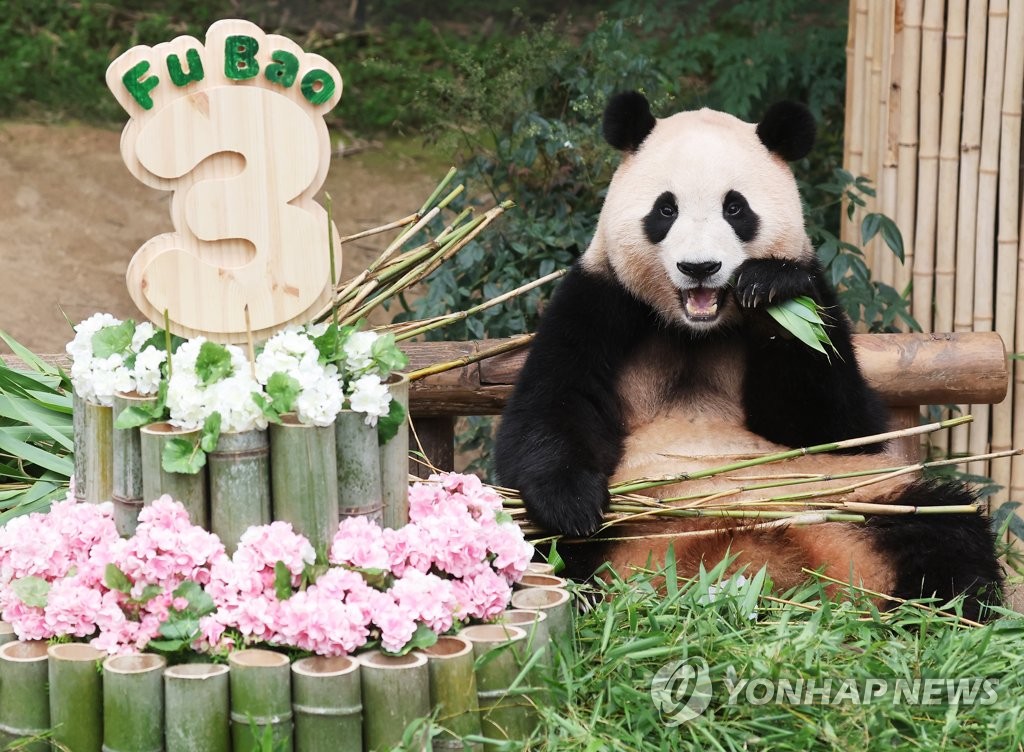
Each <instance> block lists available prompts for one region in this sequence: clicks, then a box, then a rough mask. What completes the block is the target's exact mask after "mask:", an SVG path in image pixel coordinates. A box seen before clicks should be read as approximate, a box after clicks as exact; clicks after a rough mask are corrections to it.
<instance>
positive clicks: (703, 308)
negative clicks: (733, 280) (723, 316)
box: [683, 287, 718, 319]
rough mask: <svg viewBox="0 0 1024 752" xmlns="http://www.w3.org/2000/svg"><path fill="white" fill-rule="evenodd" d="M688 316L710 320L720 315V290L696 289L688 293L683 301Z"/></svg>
mask: <svg viewBox="0 0 1024 752" xmlns="http://www.w3.org/2000/svg"><path fill="white" fill-rule="evenodd" d="M683 303H684V305H685V307H686V315H687V316H689V317H690V318H695V319H709V318H714V317H715V316H717V315H718V290H714V289H711V288H708V287H695V288H693V289H692V290H687V291H686V297H685V298H684V301H683Z"/></svg>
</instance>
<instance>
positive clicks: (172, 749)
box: [164, 663, 231, 752]
mask: <svg viewBox="0 0 1024 752" xmlns="http://www.w3.org/2000/svg"><path fill="white" fill-rule="evenodd" d="M228 671H229V669H228V667H227V666H225V665H223V664H213V663H185V664H182V665H180V666H172V667H171V668H169V669H167V670H166V671H164V709H165V716H164V718H165V724H166V730H165V732H164V739H165V742H166V745H167V752H230V750H231V732H230V730H229V729H230V723H229V720H230V718H231V715H230V712H229V703H228Z"/></svg>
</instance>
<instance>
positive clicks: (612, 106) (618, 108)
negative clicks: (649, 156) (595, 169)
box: [603, 91, 655, 151]
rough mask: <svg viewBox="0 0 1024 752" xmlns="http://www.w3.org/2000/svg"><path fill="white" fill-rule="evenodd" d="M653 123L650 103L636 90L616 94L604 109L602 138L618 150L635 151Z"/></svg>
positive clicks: (652, 127)
mask: <svg viewBox="0 0 1024 752" xmlns="http://www.w3.org/2000/svg"><path fill="white" fill-rule="evenodd" d="M654 125H655V120H654V115H652V114H651V105H650V104H648V102H647V97H645V96H644V95H643V94H641V93H640V92H638V91H624V92H620V93H619V94H616V95H615V96H613V97H612V98H611V99H610V100H608V106H607V107H605V109H604V123H603V131H604V140H605V141H607V142H608V143H609V144H611V145H612V146H614V147H615V148H616V149H618V150H619V151H636V150H637V149H638V148H639V146H640V144H641V143H643V140H644V139H645V138H647V134H649V133H650V132H651V131H652V130H654Z"/></svg>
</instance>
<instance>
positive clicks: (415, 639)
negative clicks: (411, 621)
mask: <svg viewBox="0 0 1024 752" xmlns="http://www.w3.org/2000/svg"><path fill="white" fill-rule="evenodd" d="M436 642H437V632H435V631H434V630H432V629H431V628H430V627H428V626H427V625H426V624H417V625H416V631H415V632H413V635H412V637H411V638H409V642H408V643H406V645H405V647H403V648H402V649H401V650H399V651H398V653H396V654H395V655H405V654H406V653H409V652H411V651H413V650H421V649H423V648H429V647H430V646H431V645H434V644H435V643H436Z"/></svg>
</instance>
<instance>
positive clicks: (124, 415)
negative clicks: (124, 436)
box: [114, 405, 163, 430]
mask: <svg viewBox="0 0 1024 752" xmlns="http://www.w3.org/2000/svg"><path fill="white" fill-rule="evenodd" d="M155 408H156V405H153V406H150V405H129V406H128V407H126V408H125V409H124V410H122V411H121V413H120V414H119V415H118V416H117V419H116V420H114V428H118V429H122V430H123V429H126V428H138V427H139V426H146V425H149V424H150V423H155V422H156V421H158V420H160V416H159V414H154V413H156V410H155ZM159 412H163V410H160V411H159Z"/></svg>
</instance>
